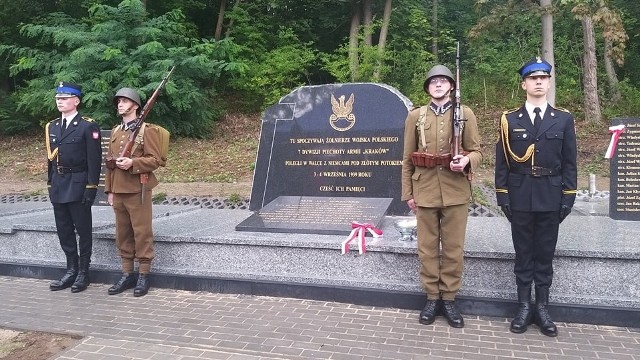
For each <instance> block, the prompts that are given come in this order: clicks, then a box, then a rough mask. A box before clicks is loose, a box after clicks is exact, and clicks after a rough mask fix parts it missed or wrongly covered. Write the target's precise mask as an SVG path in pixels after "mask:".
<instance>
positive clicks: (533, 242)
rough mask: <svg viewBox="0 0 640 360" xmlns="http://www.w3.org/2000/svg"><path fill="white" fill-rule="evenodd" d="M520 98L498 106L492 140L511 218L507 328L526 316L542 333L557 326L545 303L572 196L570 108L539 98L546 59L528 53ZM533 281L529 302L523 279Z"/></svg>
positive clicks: (519, 326) (547, 72) (545, 81)
mask: <svg viewBox="0 0 640 360" xmlns="http://www.w3.org/2000/svg"><path fill="white" fill-rule="evenodd" d="M519 73H520V76H521V77H522V83H521V86H522V89H523V90H524V91H525V92H526V95H527V100H526V102H525V104H524V105H523V106H522V107H521V108H519V109H516V110H511V111H505V112H504V114H503V115H502V118H501V121H500V138H499V140H498V143H497V145H496V171H495V184H496V195H497V199H498V205H499V206H500V207H501V208H502V211H503V212H504V214H505V215H506V217H507V219H508V220H509V221H510V222H511V235H512V240H513V247H514V250H515V253H516V259H515V266H514V273H515V275H516V285H517V291H518V303H519V305H520V307H519V310H518V313H517V315H516V316H515V318H514V319H513V321H512V322H511V326H510V330H511V331H512V332H514V333H523V332H525V331H526V330H527V327H528V325H529V324H530V323H532V322H534V323H536V324H537V325H538V326H539V327H540V331H541V332H542V333H543V334H544V335H547V336H557V335H558V330H557V327H556V325H555V324H554V323H553V321H552V320H551V317H550V316H549V313H548V311H547V305H548V302H549V287H550V286H551V281H552V279H553V266H552V261H553V255H554V253H555V250H556V243H557V241H558V228H559V225H560V223H561V222H562V221H563V220H564V219H565V218H566V217H567V215H569V213H570V212H571V208H572V207H573V203H574V201H575V197H576V186H577V184H576V183H577V169H576V153H577V149H576V133H575V125H574V121H573V115H571V113H569V112H568V111H566V110H564V109H558V108H554V107H552V106H551V105H550V104H549V103H548V102H547V92H548V90H549V87H550V84H549V78H550V77H551V65H550V64H549V63H548V62H546V61H544V60H541V59H540V58H536V59H533V60H531V61H529V62H527V63H526V64H524V66H522V68H520V70H519ZM532 283H534V284H535V308H534V307H532V306H531V304H530V302H531V285H532Z"/></svg>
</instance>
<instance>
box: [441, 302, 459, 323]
mask: <svg viewBox="0 0 640 360" xmlns="http://www.w3.org/2000/svg"><path fill="white" fill-rule="evenodd" d="M442 304H443V306H442V312H443V313H444V317H445V318H447V322H448V323H449V326H451V327H454V328H461V327H464V319H463V318H462V315H460V312H459V311H458V308H456V302H455V301H454V300H443V301H442Z"/></svg>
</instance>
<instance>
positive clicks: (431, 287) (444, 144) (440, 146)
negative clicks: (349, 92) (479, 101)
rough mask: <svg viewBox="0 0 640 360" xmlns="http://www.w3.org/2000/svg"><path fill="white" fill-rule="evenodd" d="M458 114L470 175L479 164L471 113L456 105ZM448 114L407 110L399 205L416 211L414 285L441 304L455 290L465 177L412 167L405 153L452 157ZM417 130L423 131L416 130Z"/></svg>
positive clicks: (467, 188)
mask: <svg viewBox="0 0 640 360" xmlns="http://www.w3.org/2000/svg"><path fill="white" fill-rule="evenodd" d="M462 110H463V118H464V119H466V121H465V122H464V125H465V126H464V131H463V134H462V139H461V147H462V148H463V150H464V151H465V152H468V154H467V156H468V157H469V160H470V161H469V166H468V167H467V171H472V170H473V169H477V168H478V166H479V165H480V162H481V161H482V153H481V151H480V135H479V133H478V124H477V121H476V117H475V115H474V114H473V111H471V109H470V108H468V107H466V106H462ZM452 111H453V108H450V109H448V110H446V111H445V112H444V113H443V114H440V115H436V114H435V113H434V112H433V111H432V110H431V109H429V107H428V106H423V107H422V108H416V109H414V110H412V111H411V112H410V113H409V115H408V116H407V119H406V121H405V132H404V153H403V158H402V200H404V201H407V200H410V199H414V200H415V202H416V205H417V206H418V208H417V214H416V216H417V220H418V221H417V231H418V256H419V258H420V264H421V266H420V280H421V282H422V286H423V287H424V289H425V291H426V293H427V298H429V299H431V300H437V299H439V298H440V296H442V299H443V300H454V298H455V296H456V293H457V292H458V290H459V289H460V286H461V278H462V268H463V247H464V237H465V230H466V225H467V217H468V204H469V199H470V198H471V184H470V182H469V180H468V179H467V175H466V173H461V172H453V171H451V170H450V168H449V164H442V165H436V166H434V167H432V168H427V167H418V166H414V164H413V162H412V160H411V154H412V153H413V152H415V151H420V152H426V153H428V154H433V155H443V154H448V153H451V152H452V151H451V141H452V136H453V129H452V124H451V112H452ZM421 127H424V132H421V131H420V128H421ZM422 139H424V144H423V140H422ZM424 145H426V147H425V146H424ZM440 247H442V250H440ZM441 257H442V258H441Z"/></svg>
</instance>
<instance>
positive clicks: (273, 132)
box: [249, 83, 412, 220]
mask: <svg viewBox="0 0 640 360" xmlns="http://www.w3.org/2000/svg"><path fill="white" fill-rule="evenodd" d="M411 106H412V104H411V101H409V99H407V98H406V97H405V96H404V95H402V94H401V93H399V92H398V91H397V90H396V89H394V88H392V87H390V86H387V85H384V84H374V83H352V84H330V85H319V86H304V87H301V88H298V89H296V90H294V91H293V92H292V93H290V94H289V95H286V96H284V97H283V98H282V99H280V102H279V103H278V104H276V105H273V106H271V107H269V108H268V109H266V110H265V112H264V117H263V118H262V127H261V134H260V145H259V148H258V157H257V161H256V167H255V173H254V177H253V188H252V191H251V202H250V205H249V208H250V210H253V211H258V210H260V209H262V208H264V207H265V206H267V204H269V203H270V202H271V201H273V200H275V199H276V198H278V197H281V196H310V197H328V198H336V197H349V198H350V197H358V198H359V197H362V198H392V199H393V201H392V204H391V206H390V208H389V214H390V215H404V214H406V213H407V212H408V211H409V208H408V207H407V205H406V203H404V202H403V201H401V200H400V196H401V187H402V186H401V169H402V152H403V142H404V121H405V119H406V117H407V113H408V111H409V109H410V108H411ZM349 220H351V219H349Z"/></svg>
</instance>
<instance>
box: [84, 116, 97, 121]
mask: <svg viewBox="0 0 640 360" xmlns="http://www.w3.org/2000/svg"><path fill="white" fill-rule="evenodd" d="M82 120H84V121H88V122H95V120H93V119H92V118H90V117H86V116H83V117H82Z"/></svg>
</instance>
